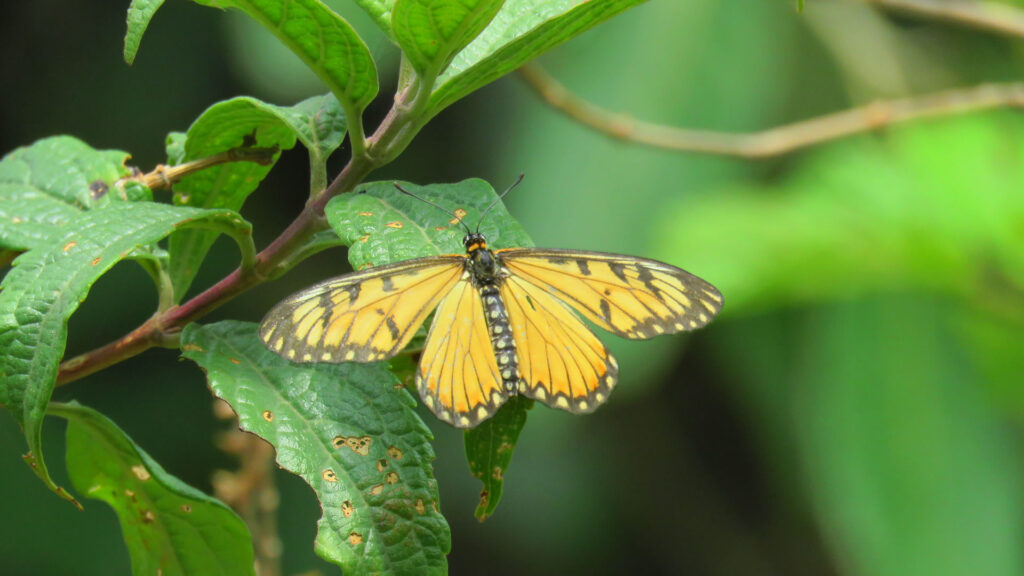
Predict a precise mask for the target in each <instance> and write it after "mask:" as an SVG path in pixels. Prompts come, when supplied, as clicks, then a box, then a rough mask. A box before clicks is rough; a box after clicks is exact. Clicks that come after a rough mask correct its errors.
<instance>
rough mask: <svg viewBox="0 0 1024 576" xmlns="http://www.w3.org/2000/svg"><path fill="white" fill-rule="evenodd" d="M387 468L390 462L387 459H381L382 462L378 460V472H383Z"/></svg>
mask: <svg viewBox="0 0 1024 576" xmlns="http://www.w3.org/2000/svg"><path fill="white" fill-rule="evenodd" d="M387 467H388V460H387V458H381V459H380V460H377V472H383V471H384V469H385V468H387Z"/></svg>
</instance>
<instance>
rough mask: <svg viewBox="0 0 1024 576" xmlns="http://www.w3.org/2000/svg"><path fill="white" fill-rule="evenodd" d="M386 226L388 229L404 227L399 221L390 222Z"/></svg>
mask: <svg viewBox="0 0 1024 576" xmlns="http://www.w3.org/2000/svg"><path fill="white" fill-rule="evenodd" d="M385 226H387V227H388V228H396V229H397V228H401V227H402V223H401V222H399V221H398V220H395V221H393V222H388V223H387V224H385Z"/></svg>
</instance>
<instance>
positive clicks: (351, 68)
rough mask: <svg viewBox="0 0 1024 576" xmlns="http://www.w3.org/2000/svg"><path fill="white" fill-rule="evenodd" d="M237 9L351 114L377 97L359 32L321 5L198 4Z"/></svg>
mask: <svg viewBox="0 0 1024 576" xmlns="http://www.w3.org/2000/svg"><path fill="white" fill-rule="evenodd" d="M195 1H196V2H197V3H199V4H203V5H206V6H214V7H217V8H238V9H239V10H241V11H243V12H245V13H246V14H247V15H249V17H251V18H252V19H253V20H256V21H257V22H259V23H260V24H262V25H263V27H265V28H266V29H268V30H270V31H271V32H272V33H273V34H274V35H275V36H277V38H278V40H280V41H281V42H282V43H283V44H284V45H285V46H287V47H288V49H289V50H291V51H292V52H294V53H295V55H296V56H298V57H299V58H300V59H302V61H303V62H304V63H305V64H306V66H309V68H310V69H311V70H312V71H313V72H314V73H315V74H316V75H317V76H318V77H319V78H320V79H321V80H323V82H324V84H326V85H327V87H328V88H329V89H330V90H331V92H333V93H334V95H335V96H336V97H337V98H338V101H339V102H341V104H342V107H344V108H345V110H346V111H347V112H348V113H349V115H350V116H351V115H354V114H358V113H360V112H362V111H363V109H364V108H366V105H367V104H369V103H370V102H371V101H373V98H374V96H376V95H377V90H378V85H377V69H376V67H375V66H374V64H373V57H372V56H371V55H370V50H369V49H368V48H367V47H366V44H364V43H363V40H362V39H361V38H360V37H359V34H357V33H356V31H355V29H353V28H352V26H351V25H349V23H348V22H346V21H345V19H344V18H342V17H341V16H338V14H336V13H335V12H334V11H333V10H331V9H330V8H328V7H327V6H325V5H324V4H323V3H322V2H320V0H290V1H287V2H285V1H282V0H195Z"/></svg>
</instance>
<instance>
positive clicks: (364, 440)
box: [332, 436, 373, 456]
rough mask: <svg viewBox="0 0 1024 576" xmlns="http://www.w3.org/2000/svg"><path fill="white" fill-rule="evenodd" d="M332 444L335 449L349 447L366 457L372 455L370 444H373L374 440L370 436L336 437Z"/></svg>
mask: <svg viewBox="0 0 1024 576" xmlns="http://www.w3.org/2000/svg"><path fill="white" fill-rule="evenodd" d="M332 443H333V444H334V447H335V448H341V447H342V446H348V447H349V449H351V450H352V451H353V452H355V453H356V454H359V455H360V456H366V455H367V454H369V453H370V444H372V443H373V439H372V438H370V437H369V436H350V437H346V436H335V437H334V440H333V441H332Z"/></svg>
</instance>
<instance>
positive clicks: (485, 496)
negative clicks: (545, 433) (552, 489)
mask: <svg viewBox="0 0 1024 576" xmlns="http://www.w3.org/2000/svg"><path fill="white" fill-rule="evenodd" d="M532 407H533V400H530V399H529V398H525V397H523V396H518V395H517V396H513V397H512V398H509V400H508V402H506V403H505V405H504V406H502V407H501V409H499V410H498V413H497V414H495V415H494V416H493V417H492V418H490V419H489V420H485V421H484V422H483V423H481V424H480V425H479V426H477V427H476V428H473V429H471V430H466V432H465V436H464V439H465V444H466V461H467V462H469V471H470V473H472V474H473V476H475V477H476V478H477V479H478V480H480V482H482V483H483V485H484V486H483V488H482V489H481V490H480V504H478V505H477V507H476V511H475V512H474V513H473V515H474V516H476V519H477V520H479V521H481V522H483V521H484V520H486V519H487V517H488V516H490V515H491V514H494V510H495V509H496V508H497V507H498V502H499V501H500V500H501V492H502V488H503V487H504V485H505V471H506V470H508V465H509V463H510V462H512V452H513V451H515V448H516V442H517V441H518V440H519V433H520V432H522V431H523V426H525V425H526V411H527V410H529V409H530V408H532Z"/></svg>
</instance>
